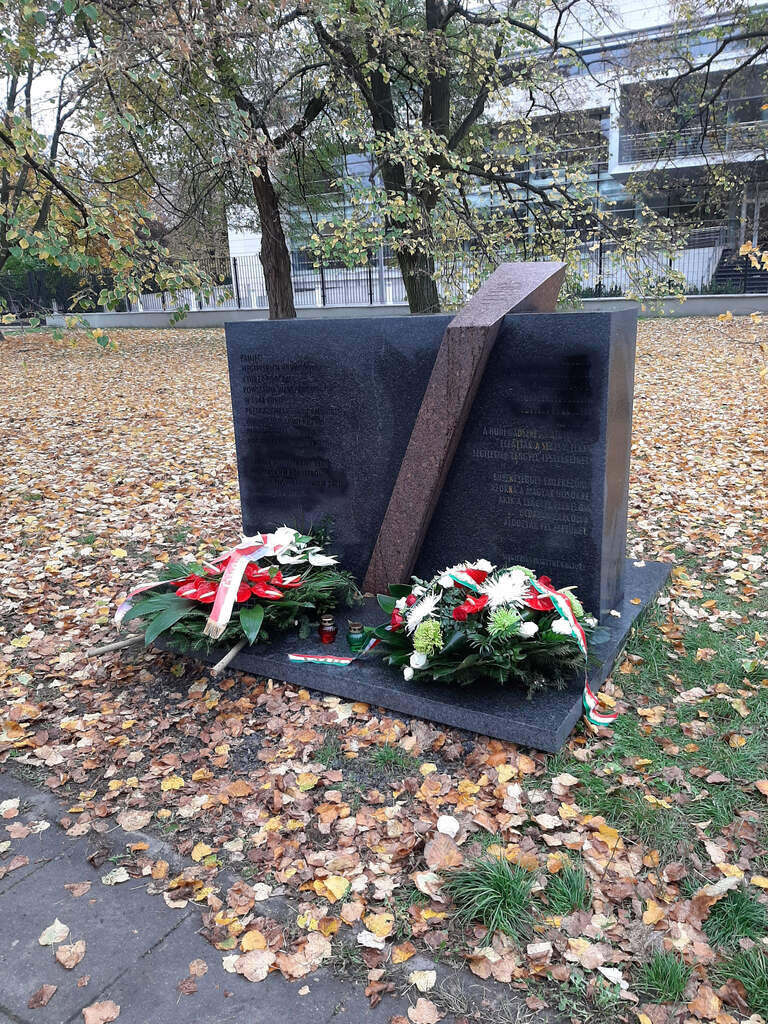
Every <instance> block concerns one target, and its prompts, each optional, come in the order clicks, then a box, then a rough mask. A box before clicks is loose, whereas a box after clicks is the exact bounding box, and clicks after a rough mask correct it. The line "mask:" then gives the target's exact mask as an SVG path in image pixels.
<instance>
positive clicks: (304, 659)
mask: <svg viewBox="0 0 768 1024" xmlns="http://www.w3.org/2000/svg"><path fill="white" fill-rule="evenodd" d="M391 628H392V627H391V626H387V629H391ZM380 643H381V640H379V639H378V638H377V637H375V636H374V637H371V639H370V640H369V641H368V643H367V644H366V645H365V647H363V649H362V650H361V651H358V652H357V654H352V655H350V656H349V657H346V656H344V655H339V654H289V655H288V661H292V662H293V663H294V664H304V665H333V666H336V667H340V668H345V667H346V666H347V665H351V664H352V662H353V661H357V659H358V658H362V656H363V655H364V654H367V653H368V651H372V650H373V648H374V647H376V646H377V645H378V644H380Z"/></svg>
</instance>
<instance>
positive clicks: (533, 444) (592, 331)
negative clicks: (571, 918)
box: [226, 308, 666, 750]
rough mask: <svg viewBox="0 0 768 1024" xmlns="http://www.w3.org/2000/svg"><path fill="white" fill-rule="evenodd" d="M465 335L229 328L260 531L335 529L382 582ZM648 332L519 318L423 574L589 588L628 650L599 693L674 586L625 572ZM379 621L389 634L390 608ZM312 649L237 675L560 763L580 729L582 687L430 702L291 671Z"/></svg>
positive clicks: (475, 417)
mask: <svg viewBox="0 0 768 1024" xmlns="http://www.w3.org/2000/svg"><path fill="white" fill-rule="evenodd" d="M450 321H451V317H448V316H427V317H372V318H361V319H348V320H332V319H329V320H291V321H278V322H263V321H261V322H255V321H254V322H245V323H233V324H228V325H227V328H226V334H227V351H228V359H229V374H230V384H231V389H232V404H233V410H234V424H235V439H236V444H237V458H238V473H239V478H240V494H241V500H242V510H243V527H244V532H245V533H246V535H247V534H250V533H253V532H256V531H258V530H268V529H273V528H275V527H277V526H279V525H282V524H283V523H288V524H290V525H293V526H298V527H308V526H310V525H312V524H319V523H327V524H328V525H330V527H331V529H332V533H333V544H332V548H333V549H334V550H335V551H336V552H337V553H338V554H339V555H340V556H341V562H342V564H343V565H344V567H345V568H347V569H349V570H350V571H351V572H353V573H354V574H355V575H356V576H357V577H358V579H360V580H362V579H363V578H364V576H365V573H366V570H367V569H368V566H369V563H370V560H371V555H372V552H373V550H374V546H375V544H376V540H377V536H378V532H379V528H380V526H381V523H382V520H383V518H384V516H385V513H386V511H387V506H388V503H389V501H390V496H391V495H392V491H393V487H394V485H395V482H396V480H397V478H398V473H399V470H400V466H401V463H402V460H403V456H404V453H405V451H406V448H407V447H408V442H409V438H410V437H411V431H412V429H413V426H414V423H415V421H416V418H417V416H418V414H419V409H420V406H421V402H422V398H423V396H424V392H425V389H426V387H427V383H428V381H429V379H430V374H431V372H432V368H433V365H434V363H435V359H436V356H437V352H438V349H439V348H440V344H441V339H442V338H443V335H444V333H445V330H446V327H447V325H448V324H449V322H450ZM636 322H637V314H636V311H635V310H634V309H631V308H630V309H621V310H616V311H609V312H599V313H581V312H579V313H551V314H550V313H545V314H538V313H519V314H514V313H513V314H509V315H507V316H506V317H505V318H504V320H503V322H502V324H501V327H500V329H499V332H498V337H497V338H496V341H495V344H494V345H493V348H492V350H491V352H490V356H489V358H488V362H487V364H486V366H485V370H484V373H483V376H482V380H481V382H480V385H479V388H478V390H477V394H476V396H475V399H474V402H473V403H472V406H471V412H470V414H469V418H468V420H467V422H466V425H465V427H464V429H463V433H462V435H461V438H460V440H459V442H458V446H457V448H456V452H455V455H454V457H453V460H452V463H451V465H450V468H449V469H448V471H447V475H446V477H445V482H444V484H443V487H442V492H441V494H440V497H439V499H438V501H437V505H436V508H435V511H434V515H433V516H432V519H431V524H430V526H429V529H428V530H427V532H426V537H425V540H424V543H423V545H422V547H421V551H420V554H419V555H418V558H417V561H416V570H415V571H416V574H417V575H419V576H422V577H429V576H431V575H432V574H433V573H434V572H436V571H438V570H439V569H441V568H443V567H444V566H445V565H450V564H452V563H455V562H457V561H460V560H463V559H476V558H481V557H484V558H488V559H490V560H491V561H492V562H494V563H496V564H499V565H507V564H515V563H522V564H525V565H528V566H530V567H531V568H534V569H535V570H537V571H538V572H539V573H545V574H548V575H550V576H551V577H552V579H553V581H554V583H555V585H557V586H568V585H571V584H575V585H576V586H577V594H578V596H579V597H580V598H581V600H582V603H583V604H584V605H585V607H586V608H587V609H588V610H591V611H592V612H593V613H594V614H596V615H599V616H600V617H601V619H602V621H603V622H604V624H605V625H606V626H607V627H608V629H609V631H610V634H611V638H610V640H609V641H607V642H606V643H604V644H603V645H601V646H600V647H596V648H595V649H594V653H595V655H596V657H597V659H598V663H597V664H596V665H593V666H592V667H591V668H590V681H591V684H592V686H593V688H599V686H600V685H601V684H602V682H603V681H604V679H605V677H606V676H607V674H608V673H609V672H610V669H611V667H612V665H613V660H614V658H615V656H616V654H617V653H618V650H619V649H620V647H621V645H622V644H623V641H624V638H625V637H626V635H627V633H628V631H629V627H630V625H631V623H632V621H633V620H634V619H635V618H636V616H637V614H638V612H639V611H640V610H641V608H642V606H643V605H644V604H646V603H647V602H648V600H649V599H650V598H651V597H652V596H653V595H654V594H655V593H656V591H657V590H658V589H659V587H660V586H661V585H662V583H663V581H664V579H665V577H666V567H664V566H659V565H647V566H644V567H636V566H633V565H632V564H631V563H628V562H627V561H626V559H625V547H626V517H627V489H628V474H629V447H630V436H631V422H632V390H633V368H634V352H635V331H636ZM417 514H418V509H414V515H417ZM391 582H398V581H396V580H392V581H391ZM638 599H639V600H638ZM371 604H373V602H371ZM611 612H613V613H614V614H610V613H611ZM363 617H364V618H367V619H368V621H372V622H374V621H381V618H382V616H381V612H380V611H379V610H378V608H377V607H375V606H374V607H372V608H368V609H366V611H365V613H364V616H363ZM312 646H313V641H311V640H310V641H304V642H300V641H297V640H296V639H295V638H288V639H285V640H281V641H279V642H277V643H275V644H273V645H271V646H269V647H267V646H265V647H260V646H259V645H256V646H255V647H253V648H250V649H247V650H246V651H243V652H242V653H241V654H239V655H238V656H237V658H236V659H235V660H234V662H233V665H234V666H235V667H240V668H243V669H245V670H248V671H251V672H255V673H258V674H265V675H270V676H272V677H276V678H281V679H285V680H287V681H291V682H295V683H299V684H302V685H306V686H310V687H314V688H316V689H320V690H324V691H326V692H331V693H335V694H339V695H342V696H347V697H350V698H353V699H357V700H366V701H370V702H371V703H374V704H380V705H383V706H384V707H386V708H389V709H391V710H394V711H399V712H403V713H406V714H411V715H415V716H420V717H423V718H429V719H432V720H435V721H438V722H442V723H445V724H448V725H454V726H460V727H464V728H467V729H472V730H474V731H477V732H480V733H485V734H489V735H493V736H497V737H499V738H502V739H508V740H513V741H516V742H520V743H527V744H531V745H533V746H536V747H539V748H541V749H544V750H556V749H557V748H558V747H559V746H560V745H561V744H562V743H563V741H564V740H565V738H566V736H567V735H568V732H570V730H571V728H572V727H573V724H574V723H575V721H576V720H577V719H578V717H579V714H580V696H581V685H582V683H583V679H582V680H574V683H573V686H572V687H571V688H570V689H568V690H566V691H564V692H559V693H550V694H546V695H544V696H539V697H537V698H536V700H535V701H534V702H530V701H527V700H526V699H525V697H524V696H523V695H522V694H518V693H516V691H515V690H514V689H513V688H510V689H505V688H500V687H497V686H488V687H477V686H473V687H471V688H469V689H463V688H461V687H455V686H453V687H451V686H441V685H438V684H426V685H425V684H420V685H418V686H417V685H415V684H414V683H413V682H411V683H408V682H405V681H404V680H403V678H402V675H401V674H400V673H398V672H396V671H394V670H392V669H390V668H388V667H387V666H385V665H383V664H381V662H380V661H379V660H378V659H377V658H376V657H375V656H372V657H368V658H366V659H363V660H361V661H359V662H356V663H355V664H354V665H352V666H350V667H348V668H328V667H326V666H318V665H312V664H307V663H302V664H293V663H290V662H289V661H288V658H287V654H288V653H289V652H307V651H308V650H310V649H311V648H312ZM340 653H341V652H340Z"/></svg>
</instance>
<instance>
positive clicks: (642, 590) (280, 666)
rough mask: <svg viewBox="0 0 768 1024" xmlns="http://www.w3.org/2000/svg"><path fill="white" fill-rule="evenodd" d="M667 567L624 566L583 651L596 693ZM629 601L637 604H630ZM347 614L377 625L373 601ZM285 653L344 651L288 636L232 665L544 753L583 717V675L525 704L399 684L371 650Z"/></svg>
mask: <svg viewBox="0 0 768 1024" xmlns="http://www.w3.org/2000/svg"><path fill="white" fill-rule="evenodd" d="M669 569H670V566H669V565H665V564H661V563H659V562H649V563H647V564H645V565H642V566H638V565H635V564H633V563H632V562H627V571H626V581H627V583H626V597H625V598H624V600H623V601H622V602H621V603H620V604H619V606H618V608H617V609H615V610H616V611H618V612H619V616H618V617H617V616H613V615H609V616H607V617H606V619H605V622H604V625H605V626H606V628H607V629H608V630H609V638H608V639H607V640H606V641H605V643H603V644H600V645H599V646H598V645H595V646H594V647H593V648H592V651H591V652H590V664H589V681H590V685H591V687H592V688H593V690H595V691H597V690H599V688H600V687H601V686H602V685H603V683H604V682H605V680H606V678H607V676H608V675H609V674H610V672H611V669H612V668H613V664H614V661H615V659H616V657H617V655H618V654H619V652H620V651H621V649H622V648H623V646H624V643H625V641H626V638H627V636H628V635H629V631H630V629H631V627H632V624H633V623H634V622H635V621H636V619H637V617H638V615H639V614H640V613H641V612H642V611H643V609H644V608H645V607H647V606H648V605H649V604H650V603H651V601H652V600H653V599H654V597H655V595H656V594H657V593H658V591H659V590H660V589H661V587H663V585H664V583H665V581H666V578H667V575H668V573H669ZM633 600H639V603H638V604H633V603H632V602H633ZM347 614H350V615H352V614H353V613H352V611H349V612H348V613H347ZM354 617H355V618H362V619H363V620H364V621H366V622H368V623H370V624H374V623H379V622H382V621H384V616H383V615H382V612H381V609H380V608H378V606H377V605H376V604H375V602H374V601H372V600H370V601H368V602H367V605H366V607H365V609H364V611H363V613H360V612H359V611H358V610H357V609H355V610H354ZM345 619H346V615H345V614H343V613H340V614H338V615H337V622H338V623H339V624H340V626H341V627H342V628H340V629H339V635H340V637H341V636H343V633H344V629H343V626H344V624H345ZM223 653H224V652H223V651H218V652H211V654H210V655H209V656H208V658H207V660H208V661H209V662H210V663H213V662H215V661H217V660H218V659H219V658H220V657H221V656H222V654H223ZM291 653H297V654H310V653H314V654H318V653H319V654H329V653H330V654H339V655H346V654H348V651H347V649H346V645H345V644H344V643H343V641H340V642H337V643H336V644H334V645H332V646H331V645H329V646H323V645H321V644H320V642H319V641H318V640H317V639H316V638H310V639H308V640H303V641H302V640H299V639H297V638H296V637H291V636H289V637H285V638H282V639H280V640H277V641H275V642H274V643H273V644H271V645H269V646H260V645H258V644H257V645H255V646H254V647H249V648H247V649H246V650H244V651H243V652H242V653H240V654H239V655H237V657H236V658H235V659H234V661H233V662H232V667H233V668H236V669H241V670H242V671H245V672H251V673H253V674H255V675H260V676H266V677H269V678H272V679H280V680H284V681H286V682H289V683H294V684H295V685H297V686H305V687H308V688H310V689H315V690H321V691H323V692H324V693H333V694H336V695H337V696H340V697H347V698H349V699H351V700H357V701H365V702H367V703H370V704H373V705H378V706H381V707H384V708H387V709H388V710H390V711H396V712H399V713H400V714H402V715H408V716H412V717H415V718H425V719H427V720H428V721H431V722H439V723H441V724H442V725H449V726H454V727H456V728H460V729H467V730H469V731H471V732H476V733H480V734H481V735H486V736H492V737H495V738H497V739H502V740H509V741H511V742H513V743H518V744H521V745H525V746H530V747H535V748H537V749H538V750H546V751H550V752H554V751H557V750H559V749H560V747H561V746H562V745H563V743H564V742H565V740H566V739H567V737H568V735H569V733H570V732H571V730H572V729H573V727H574V725H575V724H576V722H577V721H578V720H579V718H580V716H581V713H582V706H581V696H582V691H583V686H584V677H583V675H581V674H580V673H577V674H576V675H574V677H573V679H572V680H571V682H570V683H569V684H568V686H567V687H566V689H564V690H560V691H555V690H552V691H548V692H544V693H541V694H538V695H537V697H536V699H535V700H527V699H526V696H525V693H524V692H522V691H521V690H519V689H517V688H513V687H503V686H498V685H496V684H492V683H488V684H476V685H473V686H469V687H462V686H448V685H444V684H439V683H415V682H413V681H411V682H406V681H405V680H404V679H403V676H402V673H401V672H399V671H398V670H396V669H394V668H391V667H390V666H388V665H385V664H384V663H383V662H382V661H381V659H380V658H379V657H377V656H376V655H375V653H371V654H368V655H366V656H365V657H363V658H361V659H360V660H359V661H356V662H353V664H351V665H349V666H347V667H342V668H340V667H329V666H326V665H315V664H311V663H294V662H291V661H289V660H288V655H289V654H291Z"/></svg>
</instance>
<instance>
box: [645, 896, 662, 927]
mask: <svg viewBox="0 0 768 1024" xmlns="http://www.w3.org/2000/svg"><path fill="white" fill-rule="evenodd" d="M664 914H665V910H664V907H662V906H661V904H660V903H657V902H656V900H648V903H647V904H646V910H645V912H644V913H643V924H657V923H658V922H659V921H661V919H662V918H663V917H664Z"/></svg>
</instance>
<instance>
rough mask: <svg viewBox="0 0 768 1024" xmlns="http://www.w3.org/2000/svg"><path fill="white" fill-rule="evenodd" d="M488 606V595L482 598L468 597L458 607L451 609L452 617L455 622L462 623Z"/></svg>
mask: <svg viewBox="0 0 768 1024" xmlns="http://www.w3.org/2000/svg"><path fill="white" fill-rule="evenodd" d="M487 604H488V595H487V594H483V596H482V597H468V598H467V599H466V601H463V602H462V603H461V604H460V605H458V606H457V607H456V608H454V609H453V617H454V619H456V621H457V622H464V621H466V618H467V616H468V615H477V613H478V612H480V611H482V610H483V608H485V606H486V605H487Z"/></svg>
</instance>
